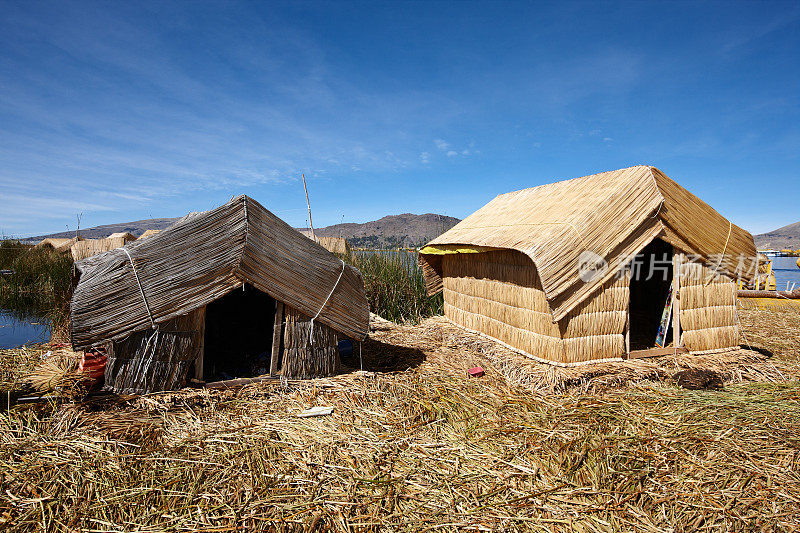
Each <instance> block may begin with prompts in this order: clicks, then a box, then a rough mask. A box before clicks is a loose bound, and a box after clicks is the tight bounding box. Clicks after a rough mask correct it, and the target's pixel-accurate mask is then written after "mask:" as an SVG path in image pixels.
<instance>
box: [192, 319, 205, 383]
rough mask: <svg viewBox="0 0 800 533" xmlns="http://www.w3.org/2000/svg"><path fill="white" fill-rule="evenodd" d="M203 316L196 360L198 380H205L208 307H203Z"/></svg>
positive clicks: (195, 377)
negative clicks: (204, 360)
mask: <svg viewBox="0 0 800 533" xmlns="http://www.w3.org/2000/svg"><path fill="white" fill-rule="evenodd" d="M201 313H202V317H201V318H200V353H199V354H198V355H197V359H195V362H194V379H196V380H197V381H204V380H203V359H204V358H205V356H206V308H205V306H204V307H203V310H202V311H201Z"/></svg>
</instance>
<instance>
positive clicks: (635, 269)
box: [630, 239, 672, 350]
mask: <svg viewBox="0 0 800 533" xmlns="http://www.w3.org/2000/svg"><path fill="white" fill-rule="evenodd" d="M670 286H672V246H671V245H670V244H667V243H666V242H664V241H662V240H661V239H654V240H653V242H651V243H650V244H648V245H647V246H646V247H645V248H644V250H642V251H641V252H640V253H639V255H638V256H637V258H636V260H635V261H634V263H633V264H632V265H631V285H630V294H631V300H630V339H631V350H644V349H647V348H653V347H654V346H655V345H656V336H657V335H658V327H659V325H660V324H661V316H662V313H663V312H664V307H665V305H666V303H667V296H668V295H669V289H670ZM671 340H672V329H671V328H670V329H668V331H667V336H666V339H665V343H664V346H667V345H668V344H669V343H670V342H671Z"/></svg>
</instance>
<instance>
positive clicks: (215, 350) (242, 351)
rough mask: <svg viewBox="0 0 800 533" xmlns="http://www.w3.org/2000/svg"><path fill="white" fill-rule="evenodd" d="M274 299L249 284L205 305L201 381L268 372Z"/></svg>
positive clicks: (250, 375)
mask: <svg viewBox="0 0 800 533" xmlns="http://www.w3.org/2000/svg"><path fill="white" fill-rule="evenodd" d="M274 317H275V300H274V299H273V298H272V297H270V296H269V295H268V294H266V293H263V292H261V291H260V290H258V289H256V288H255V287H253V286H252V285H250V284H245V285H244V286H243V288H241V289H235V290H233V291H231V292H229V293H228V294H226V295H225V296H223V297H222V298H220V299H218V300H215V301H214V302H212V303H210V304H208V306H206V325H205V336H204V346H203V362H202V371H203V380H204V381H219V380H223V379H235V378H242V377H252V376H258V375H261V374H268V373H269V370H270V368H269V367H270V356H271V353H272V337H273V335H272V329H273V327H274V325H273V324H274Z"/></svg>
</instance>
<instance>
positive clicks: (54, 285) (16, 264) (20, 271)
mask: <svg viewBox="0 0 800 533" xmlns="http://www.w3.org/2000/svg"><path fill="white" fill-rule="evenodd" d="M0 262H1V263H0V264H2V268H3V269H6V270H11V271H13V273H12V274H7V275H3V276H0V307H2V308H3V309H6V310H9V311H10V312H11V313H12V314H15V315H17V316H18V317H20V318H27V317H33V316H36V317H40V318H47V319H48V320H49V321H50V322H51V323H52V324H53V325H57V324H63V323H65V321H66V315H67V314H68V313H69V300H70V298H71V297H72V257H71V256H70V254H63V253H61V254H60V253H56V252H54V251H53V250H50V249H47V248H44V249H42V248H33V247H31V246H26V245H23V244H20V243H19V241H9V240H5V241H2V242H0Z"/></svg>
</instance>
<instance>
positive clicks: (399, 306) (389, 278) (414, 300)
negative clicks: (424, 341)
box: [340, 250, 444, 324]
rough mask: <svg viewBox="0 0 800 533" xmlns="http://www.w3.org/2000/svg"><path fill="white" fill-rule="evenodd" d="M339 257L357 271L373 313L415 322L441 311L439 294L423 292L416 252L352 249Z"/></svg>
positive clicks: (441, 300)
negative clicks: (431, 294) (430, 294)
mask: <svg viewBox="0 0 800 533" xmlns="http://www.w3.org/2000/svg"><path fill="white" fill-rule="evenodd" d="M340 257H341V258H342V259H343V260H344V261H345V262H346V263H348V264H349V265H352V266H354V267H356V268H357V269H358V270H359V271H360V272H361V276H362V277H363V279H364V288H365V290H366V293H367V300H368V301H369V307H370V311H372V312H373V313H376V314H378V315H380V316H382V317H384V318H387V319H389V320H391V321H394V322H410V323H414V324H416V323H418V322H419V321H420V320H422V319H424V318H427V317H430V316H434V315H439V314H442V313H443V312H444V300H443V299H442V295H441V294H437V295H434V296H428V295H427V292H426V290H425V280H424V279H423V277H422V268H421V267H420V266H419V264H418V263H417V255H416V252H408V251H406V250H378V251H357V250H354V251H352V252H350V254H348V255H340Z"/></svg>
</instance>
